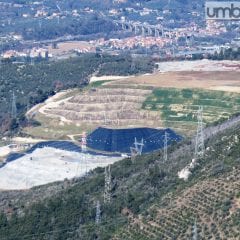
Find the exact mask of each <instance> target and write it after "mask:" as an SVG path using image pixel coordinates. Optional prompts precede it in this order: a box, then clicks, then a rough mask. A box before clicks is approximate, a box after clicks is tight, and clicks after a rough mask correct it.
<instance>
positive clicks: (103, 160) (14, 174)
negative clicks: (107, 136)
mask: <svg viewBox="0 0 240 240" xmlns="http://www.w3.org/2000/svg"><path fill="white" fill-rule="evenodd" d="M120 159H121V157H108V156H100V155H97V156H95V155H90V154H87V153H77V152H70V151H64V150H59V149H55V148H51V147H45V148H39V149H36V150H35V151H34V152H33V153H31V154H26V155H25V156H23V157H21V158H19V159H17V160H15V161H12V162H10V163H7V164H6V165H5V166H4V167H2V168H0V189H2V190H3V189H4V190H10V189H11V190H13V189H28V188H31V187H33V186H38V185H43V184H47V183H50V182H55V181H62V180H64V179H66V178H67V179H71V178H74V177H76V176H83V175H84V174H85V173H86V172H87V171H89V170H91V169H94V168H96V167H98V166H101V167H104V166H107V165H108V164H111V163H113V162H115V161H118V160H120Z"/></svg>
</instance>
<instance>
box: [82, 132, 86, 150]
mask: <svg viewBox="0 0 240 240" xmlns="http://www.w3.org/2000/svg"><path fill="white" fill-rule="evenodd" d="M81 149H82V152H86V151H87V133H86V132H83V133H82V138H81Z"/></svg>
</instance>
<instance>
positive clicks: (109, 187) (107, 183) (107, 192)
mask: <svg viewBox="0 0 240 240" xmlns="http://www.w3.org/2000/svg"><path fill="white" fill-rule="evenodd" d="M111 181H112V176H111V166H110V165H108V166H107V167H105V188H104V203H110V202H111V190H112V183H111Z"/></svg>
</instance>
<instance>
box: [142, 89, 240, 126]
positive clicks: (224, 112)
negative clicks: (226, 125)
mask: <svg viewBox="0 0 240 240" xmlns="http://www.w3.org/2000/svg"><path fill="white" fill-rule="evenodd" d="M199 106H203V118H204V123H205V124H209V123H213V122H216V121H219V120H222V119H228V118H229V117H230V116H232V115H233V114H235V113H238V112H240V94H238V93H230V92H223V91H208V90H199V89H182V90H181V89H174V88H167V89H166V88H162V89H155V90H154V91H153V93H152V94H151V95H150V96H149V97H148V98H147V99H146V101H145V102H144V103H143V106H142V108H143V109H146V110H151V111H160V113H161V117H162V119H163V121H164V122H165V126H166V127H174V128H178V127H179V128H181V127H186V128H188V127H189V128H190V129H191V125H192V126H196V123H197V116H196V111H197V109H198V107H199Z"/></svg>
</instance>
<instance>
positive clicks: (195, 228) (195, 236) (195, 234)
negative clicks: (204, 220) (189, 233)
mask: <svg viewBox="0 0 240 240" xmlns="http://www.w3.org/2000/svg"><path fill="white" fill-rule="evenodd" d="M197 239H198V232H197V221H196V220H195V223H194V226H193V240H197Z"/></svg>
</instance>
